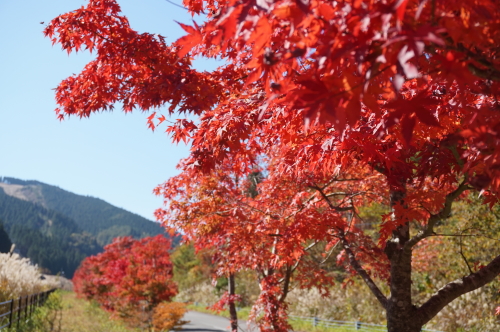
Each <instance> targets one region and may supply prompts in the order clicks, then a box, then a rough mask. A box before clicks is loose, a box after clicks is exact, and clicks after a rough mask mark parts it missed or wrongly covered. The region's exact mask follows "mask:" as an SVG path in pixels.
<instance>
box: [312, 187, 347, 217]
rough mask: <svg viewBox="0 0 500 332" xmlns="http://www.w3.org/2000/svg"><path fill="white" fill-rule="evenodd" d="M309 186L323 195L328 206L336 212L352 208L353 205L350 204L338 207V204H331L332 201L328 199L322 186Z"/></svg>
mask: <svg viewBox="0 0 500 332" xmlns="http://www.w3.org/2000/svg"><path fill="white" fill-rule="evenodd" d="M311 188H312V189H316V190H317V191H318V192H319V193H320V195H321V196H322V197H323V199H324V200H325V201H326V202H327V204H328V206H329V207H330V208H331V209H332V210H335V211H338V212H344V211H352V210H353V209H354V207H352V206H346V207H340V206H335V205H333V203H332V202H331V201H330V200H329V199H328V196H327V195H326V194H325V192H324V191H323V189H324V188H320V187H318V186H311Z"/></svg>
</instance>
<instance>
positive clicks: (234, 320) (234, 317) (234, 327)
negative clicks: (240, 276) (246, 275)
mask: <svg viewBox="0 0 500 332" xmlns="http://www.w3.org/2000/svg"><path fill="white" fill-rule="evenodd" d="M228 285H229V296H230V297H231V298H232V297H233V296H234V295H235V293H236V291H235V289H236V284H235V282H234V274H232V273H231V274H230V275H229V278H228ZM229 319H230V321H231V332H237V331H238V314H237V313H236V304H235V303H234V301H229Z"/></svg>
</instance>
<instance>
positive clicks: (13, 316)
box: [0, 289, 55, 330]
mask: <svg viewBox="0 0 500 332" xmlns="http://www.w3.org/2000/svg"><path fill="white" fill-rule="evenodd" d="M54 291H55V289H51V290H49V291H46V292H42V293H38V294H31V295H26V296H21V297H19V298H17V299H11V300H9V301H5V302H0V330H1V329H3V328H6V327H8V328H10V327H12V326H14V324H16V325H17V328H18V329H19V323H20V322H21V320H22V319H24V320H27V319H28V318H29V317H30V316H31V314H33V312H34V311H35V308H36V307H39V306H42V305H43V304H44V303H45V301H47V298H48V297H49V295H50V294H51V293H52V292H54Z"/></svg>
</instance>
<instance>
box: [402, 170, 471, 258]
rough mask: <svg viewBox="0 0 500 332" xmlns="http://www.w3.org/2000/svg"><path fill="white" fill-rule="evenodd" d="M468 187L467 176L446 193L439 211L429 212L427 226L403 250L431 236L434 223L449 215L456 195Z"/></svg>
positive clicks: (409, 248)
mask: <svg viewBox="0 0 500 332" xmlns="http://www.w3.org/2000/svg"><path fill="white" fill-rule="evenodd" d="M468 189H470V187H469V186H468V185H467V178H465V179H464V181H462V183H460V185H459V186H458V188H457V189H455V190H454V191H452V192H451V193H449V194H448V195H446V199H445V202H444V206H443V208H442V209H441V211H439V212H438V213H437V214H431V216H430V217H429V220H428V221H427V226H426V227H425V228H424V230H422V231H420V232H418V233H417V235H415V236H414V237H413V238H411V239H410V240H409V241H407V242H406V243H405V245H404V246H405V250H411V248H413V246H415V245H416V244H417V243H419V242H420V241H421V240H423V239H425V238H427V237H429V236H432V235H433V234H434V226H435V225H436V223H437V222H438V221H440V220H442V219H446V218H448V217H449V216H450V213H451V207H452V205H453V202H454V201H455V200H456V199H457V198H458V196H460V195H461V194H462V193H463V192H464V191H466V190H468Z"/></svg>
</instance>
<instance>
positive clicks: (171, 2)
mask: <svg viewBox="0 0 500 332" xmlns="http://www.w3.org/2000/svg"><path fill="white" fill-rule="evenodd" d="M165 1H166V2H168V3H170V4H172V5H174V6H177V7H179V8H182V9H184V10H189V9H187V8H186V7H184V6H181V5H178V4H176V3H175V2H173V1H170V0H165Z"/></svg>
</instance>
